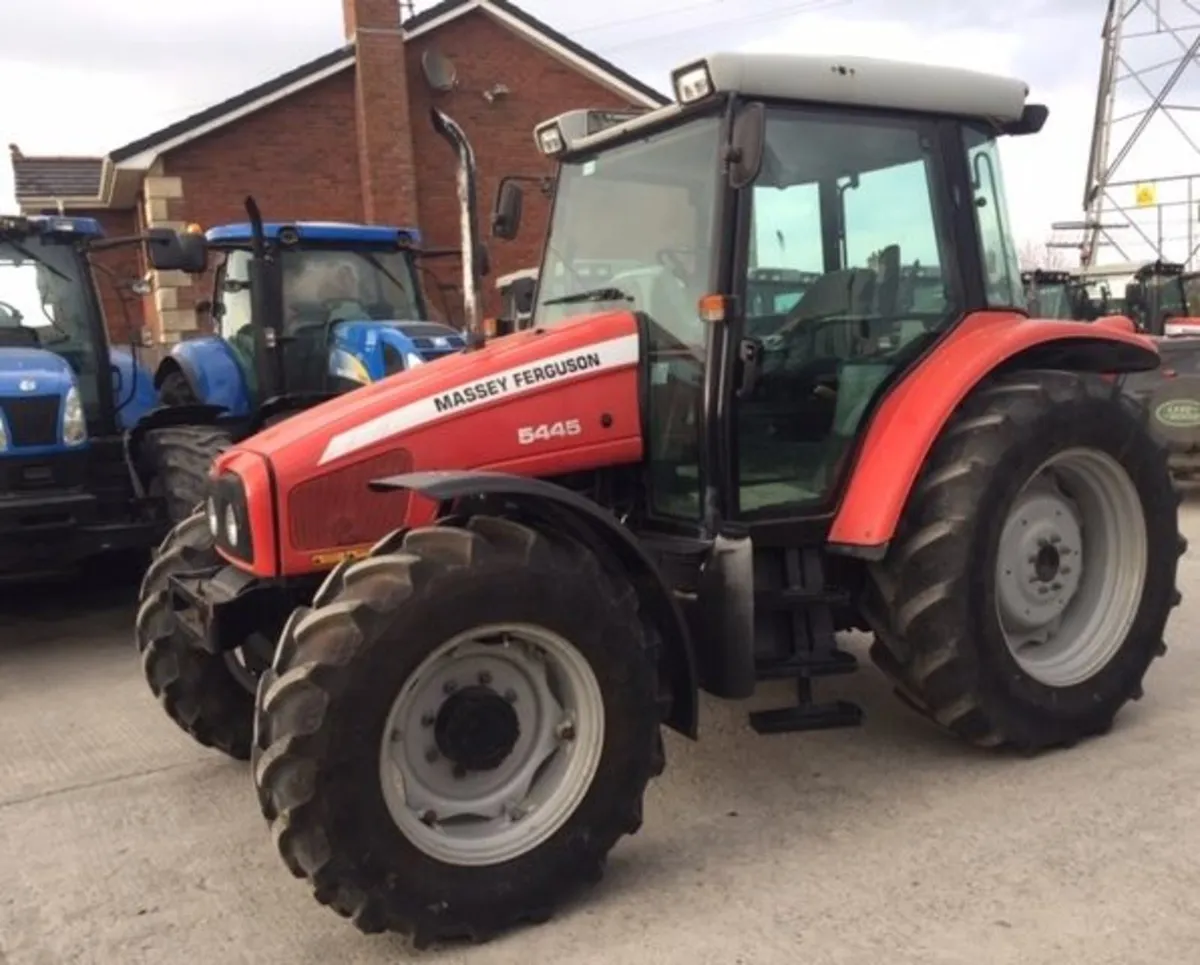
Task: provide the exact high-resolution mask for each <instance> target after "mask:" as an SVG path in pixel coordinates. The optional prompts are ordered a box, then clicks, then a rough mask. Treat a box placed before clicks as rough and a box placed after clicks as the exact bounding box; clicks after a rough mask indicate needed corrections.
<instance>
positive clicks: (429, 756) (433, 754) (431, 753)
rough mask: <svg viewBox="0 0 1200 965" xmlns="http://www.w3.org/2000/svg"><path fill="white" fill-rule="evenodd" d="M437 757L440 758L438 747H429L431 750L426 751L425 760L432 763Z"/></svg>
mask: <svg viewBox="0 0 1200 965" xmlns="http://www.w3.org/2000/svg"><path fill="white" fill-rule="evenodd" d="M437 759H438V752H437V748H436V747H431V748H429V750H427V751H426V752H425V760H426V762H427V763H429V764H432V763H433V762H434V761H436V760H437Z"/></svg>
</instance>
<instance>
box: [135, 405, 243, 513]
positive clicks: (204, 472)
mask: <svg viewBox="0 0 1200 965" xmlns="http://www.w3.org/2000/svg"><path fill="white" fill-rule="evenodd" d="M231 445H233V439H232V437H231V436H230V435H229V433H228V432H226V431H225V430H223V429H218V428H215V427H214V426H169V427H166V428H163V429H152V430H150V431H149V432H147V433H146V440H145V442H144V443H143V446H142V455H143V460H144V464H145V466H146V468H147V470H148V471H149V473H150V492H151V494H152V495H155V496H157V497H158V498H160V499H161V500H162V501H163V503H164V504H165V508H166V513H167V517H168V519H169V520H170V521H171V523H172V525H174V524H176V523H181V522H183V520H185V519H187V518H188V517H189V516H191V515H192V514H193V513H194V512H195V511H196V510H197V508H198V507H199V506H200V504H201V503H202V502H203V501H204V496H205V492H206V490H207V487H208V473H209V470H210V469H211V468H212V463H213V460H214V459H216V457H217V456H218V455H219V454H220V453H221V452H223V451H224V450H225V449H227V448H229V446H231Z"/></svg>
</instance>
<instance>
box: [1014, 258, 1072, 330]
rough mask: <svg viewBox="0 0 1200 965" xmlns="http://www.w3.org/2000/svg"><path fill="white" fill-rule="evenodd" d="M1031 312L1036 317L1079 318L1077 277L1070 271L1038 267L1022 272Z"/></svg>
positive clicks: (1022, 280)
mask: <svg viewBox="0 0 1200 965" xmlns="http://www.w3.org/2000/svg"><path fill="white" fill-rule="evenodd" d="M1021 282H1022V284H1023V285H1024V286H1025V298H1026V301H1027V302H1028V305H1029V314H1030V315H1032V316H1033V317H1035V318H1076V319H1077V318H1079V317H1080V315H1081V312H1080V306H1079V298H1078V290H1079V286H1078V285H1077V283H1076V281H1075V277H1074V276H1073V275H1072V274H1071V273H1070V272H1069V271H1049V270H1046V269H1042V268H1038V269H1035V270H1034V271H1026V272H1022V273H1021Z"/></svg>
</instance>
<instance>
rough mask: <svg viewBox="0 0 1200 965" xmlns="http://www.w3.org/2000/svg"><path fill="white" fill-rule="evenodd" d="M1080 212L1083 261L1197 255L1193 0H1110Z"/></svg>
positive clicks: (1197, 43) (1188, 261) (1197, 88)
mask: <svg viewBox="0 0 1200 965" xmlns="http://www.w3.org/2000/svg"><path fill="white" fill-rule="evenodd" d="M1102 38H1103V42H1104V46H1103V54H1102V57H1101V61H1100V78H1099V84H1098V85H1097V91H1096V113H1095V117H1094V120H1093V126H1092V146H1091V152H1090V156H1089V158H1088V170H1087V183H1086V186H1085V190H1084V198H1083V208H1084V211H1085V212H1086V215H1085V219H1084V221H1083V222H1074V223H1069V224H1057V225H1055V226H1054V227H1055V228H1056V229H1066V230H1071V231H1073V232H1074V233H1075V234H1076V238H1077V239H1078V238H1079V235H1078V233H1079V232H1081V231H1082V239H1081V240H1076V241H1074V242H1068V243H1063V242H1059V243H1058V244H1057V245H1056V246H1059V247H1068V246H1070V247H1075V246H1076V245H1077V246H1078V247H1079V252H1080V260H1081V262H1082V263H1083V264H1084V265H1089V264H1092V265H1099V264H1103V263H1105V262H1111V261H1118V260H1119V261H1152V260H1154V259H1156V258H1162V259H1164V260H1167V261H1176V262H1181V263H1183V264H1185V265H1187V266H1189V267H1192V266H1193V265H1194V263H1195V262H1196V260H1197V257H1198V255H1200V250H1198V249H1200V61H1198V60H1197V54H1198V53H1200V0H1108V10H1107V13H1106V15H1105V18H1104V30H1103V33H1102Z"/></svg>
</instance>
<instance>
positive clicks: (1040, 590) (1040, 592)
mask: <svg viewBox="0 0 1200 965" xmlns="http://www.w3.org/2000/svg"><path fill="white" fill-rule="evenodd" d="M1049 592H1050V587H1048V586H1039V587H1038V596H1045V595H1046V594H1047V593H1049Z"/></svg>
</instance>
